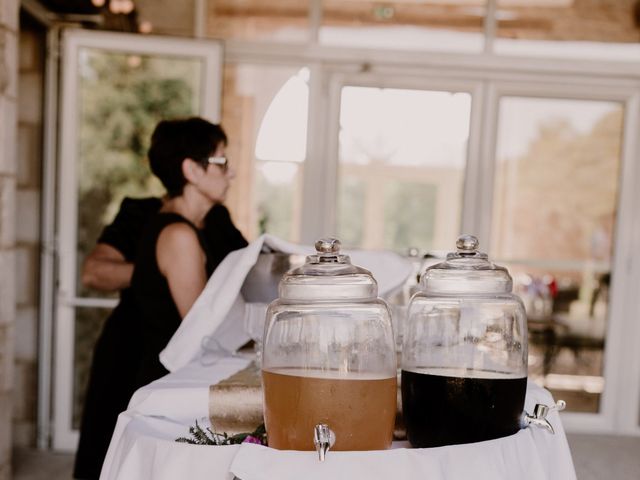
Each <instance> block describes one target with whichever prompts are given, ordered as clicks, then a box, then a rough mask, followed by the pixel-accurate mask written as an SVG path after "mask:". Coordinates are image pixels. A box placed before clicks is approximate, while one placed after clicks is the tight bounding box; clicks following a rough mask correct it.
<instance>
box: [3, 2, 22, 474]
mask: <svg viewBox="0 0 640 480" xmlns="http://www.w3.org/2000/svg"><path fill="white" fill-rule="evenodd" d="M18 3H19V2H18V0H0V272H1V273H2V274H1V275H0V480H4V479H9V478H10V477H11V445H12V428H11V412H12V403H13V402H12V394H13V376H14V366H13V357H14V353H13V351H14V337H15V317H16V309H15V301H14V299H15V292H16V290H15V271H16V266H15V205H16V163H17V162H16V108H17V80H16V79H17V75H16V74H17V51H18V49H17V31H18Z"/></svg>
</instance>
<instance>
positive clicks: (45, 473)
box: [14, 435, 640, 480]
mask: <svg viewBox="0 0 640 480" xmlns="http://www.w3.org/2000/svg"><path fill="white" fill-rule="evenodd" d="M568 437H569V444H570V446H571V452H572V454H573V461H574V463H575V466H576V473H577V476H578V480H602V479H607V480H638V478H640V437H615V436H592V435H569V436H568ZM72 465H73V455H68V454H58V453H51V452H38V451H35V450H18V451H16V452H15V454H14V479H15V480H69V479H70V478H71V469H72Z"/></svg>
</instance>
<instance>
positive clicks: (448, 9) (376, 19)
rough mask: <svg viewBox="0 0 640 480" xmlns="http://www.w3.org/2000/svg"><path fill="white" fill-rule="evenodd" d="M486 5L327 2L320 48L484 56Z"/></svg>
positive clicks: (475, 0)
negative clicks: (446, 52)
mask: <svg viewBox="0 0 640 480" xmlns="http://www.w3.org/2000/svg"><path fill="white" fill-rule="evenodd" d="M484 13H485V1H484V0H464V1H461V0H427V1H425V2H415V1H411V2H407V1H397V2H384V3H380V2H376V1H368V0H323V1H322V25H321V29H320V33H319V37H320V43H324V44H329V45H347V46H352V47H365V48H387V49H402V50H446V51H460V52H479V51H481V50H482V49H483V46H484V38H483V33H482V32H483V23H484Z"/></svg>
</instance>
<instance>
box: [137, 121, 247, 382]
mask: <svg viewBox="0 0 640 480" xmlns="http://www.w3.org/2000/svg"><path fill="white" fill-rule="evenodd" d="M225 147H226V135H225V134H224V131H223V130H222V129H221V128H220V127H219V126H218V125H214V124H212V123H209V122H207V121H206V120H203V119H201V118H189V119H186V120H172V121H163V122H160V123H159V124H158V126H157V127H156V129H155V131H154V133H153V135H152V138H151V147H150V149H149V163H150V166H151V171H152V172H153V173H154V174H155V175H156V176H157V177H158V178H159V179H160V181H161V182H162V183H163V185H164V186H165V188H166V190H167V198H166V200H165V201H164V203H163V205H162V207H161V208H160V210H159V212H158V213H157V214H156V215H155V216H154V217H153V218H152V219H151V220H150V221H149V223H148V224H147V225H146V226H145V229H144V232H143V234H142V238H141V240H140V243H139V245H138V256H137V259H136V264H135V267H134V271H133V276H132V278H131V289H132V291H133V296H134V300H135V303H136V305H137V307H138V309H139V310H140V319H141V328H142V342H141V346H140V347H141V354H142V361H141V364H140V366H139V368H138V371H137V376H136V384H137V386H143V385H146V384H147V383H149V382H151V381H153V380H155V379H157V378H160V377H161V376H163V375H165V374H166V373H168V372H167V370H166V369H165V368H164V367H163V366H162V364H161V363H160V361H159V359H158V355H159V353H160V352H161V351H162V349H164V347H165V346H166V345H167V343H168V342H169V340H170V339H171V337H172V335H173V334H174V333H175V331H176V330H177V329H178V326H179V325H180V322H181V320H182V319H183V318H184V316H185V315H186V314H187V312H188V311H189V309H190V308H191V306H192V305H193V303H194V302H195V300H196V298H198V296H199V295H200V293H201V292H202V290H203V289H204V286H205V283H206V281H207V278H208V276H209V275H210V274H211V272H212V271H213V261H212V259H213V256H212V253H211V252H209V251H208V249H207V246H206V244H205V242H204V241H203V239H202V235H201V232H200V229H202V228H203V227H204V219H205V216H206V215H207V212H209V210H210V209H211V208H212V207H213V205H215V204H217V203H221V202H222V201H224V199H225V197H226V194H227V190H228V189H229V185H230V182H231V179H233V177H234V176H235V173H234V171H233V170H232V169H229V165H228V162H227V159H226V157H225V156H224V154H225Z"/></svg>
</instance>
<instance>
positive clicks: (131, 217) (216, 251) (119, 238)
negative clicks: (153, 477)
mask: <svg viewBox="0 0 640 480" xmlns="http://www.w3.org/2000/svg"><path fill="white" fill-rule="evenodd" d="M161 206H162V201H161V200H160V199H159V198H153V197H152V198H136V199H134V198H125V199H124V200H123V201H122V204H121V205H120V210H119V211H118V214H117V216H116V218H115V219H114V221H113V222H112V223H111V224H110V225H108V226H106V227H105V229H104V230H103V232H102V234H101V235H100V237H99V238H98V243H104V244H107V245H110V246H112V247H114V248H115V249H116V250H118V251H119V252H120V253H122V255H123V256H124V257H125V259H126V260H127V261H128V262H131V263H134V264H138V258H137V257H138V254H139V253H141V252H140V251H139V250H138V245H139V243H140V240H141V238H142V236H143V233H142V232H143V231H144V230H145V227H146V226H147V223H148V222H149V221H150V220H151V219H154V218H155V216H156V214H157V213H158V210H159V209H160V207H161ZM180 218H181V219H182V217H180ZM185 221H186V220H185ZM202 233H203V234H204V239H205V243H206V244H207V252H208V253H209V254H210V256H208V257H207V258H208V259H209V260H210V262H211V263H210V265H209V268H210V269H211V270H213V269H214V268H215V267H216V266H217V265H218V264H219V263H220V262H221V261H222V260H223V259H224V257H225V256H226V255H227V254H228V253H229V252H232V251H234V250H238V249H239V248H244V247H246V246H247V241H246V240H245V238H244V237H243V236H242V233H240V231H239V230H238V229H237V228H236V226H235V225H234V224H233V221H232V220H231V216H230V215H229V211H228V210H227V208H226V207H225V206H223V205H215V206H214V207H213V208H212V209H211V210H210V211H209V213H208V214H207V216H206V218H205V227H204V229H203V231H202ZM145 251H147V252H148V249H143V251H142V253H144V252H145ZM151 251H153V252H155V246H154V248H153V249H152V250H151ZM146 262H147V263H148V259H147V261H146ZM208 273H210V272H208ZM138 275H139V276H140V275H141V272H139V274H138ZM167 298H170V296H169V297H167ZM178 322H179V320H178ZM165 335H166V334H165ZM143 338H144V337H143V330H142V314H141V312H140V311H139V309H138V307H137V303H136V301H135V299H134V292H133V290H132V288H131V287H129V288H127V289H124V290H122V291H121V292H120V303H119V304H118V306H116V308H115V309H114V310H113V311H112V312H111V315H110V316H109V317H108V318H107V320H106V322H105V325H104V327H103V330H102V333H101V335H100V337H99V339H98V342H97V343H96V347H95V349H94V352H93V361H92V364H91V373H90V376H89V384H88V386H87V393H86V397H85V402H84V408H83V415H82V423H81V427H80V441H79V443H78V449H77V452H76V458H75V466H74V473H73V476H74V478H77V479H87V480H90V479H97V478H98V477H99V476H100V470H101V469H102V463H103V461H104V457H105V455H106V453H107V449H108V448H109V443H110V441H111V436H112V434H113V430H114V428H115V425H116V422H117V419H118V415H119V414H120V412H123V411H124V410H126V409H127V405H128V404H129V400H130V399H131V395H133V393H134V392H135V391H136V390H137V389H138V388H139V387H141V386H142V385H146V383H148V382H144V378H145V377H148V378H150V377H151V376H153V375H148V374H147V373H145V372H141V365H142V359H143V351H142V347H141V346H142V343H143ZM169 338H170V337H169ZM167 341H168V339H167ZM165 345H166V342H165ZM162 348H164V346H163V347H162ZM156 358H157V356H156ZM152 363H153V362H152ZM158 366H159V367H160V368H158ZM155 367H156V368H155V372H154V375H159V376H162V375H163V374H164V373H166V370H164V369H163V368H161V367H162V365H159V362H158V364H156V366H155ZM147 368H149V367H145V369H147ZM156 378H157V377H156ZM141 382H144V383H141Z"/></svg>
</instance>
